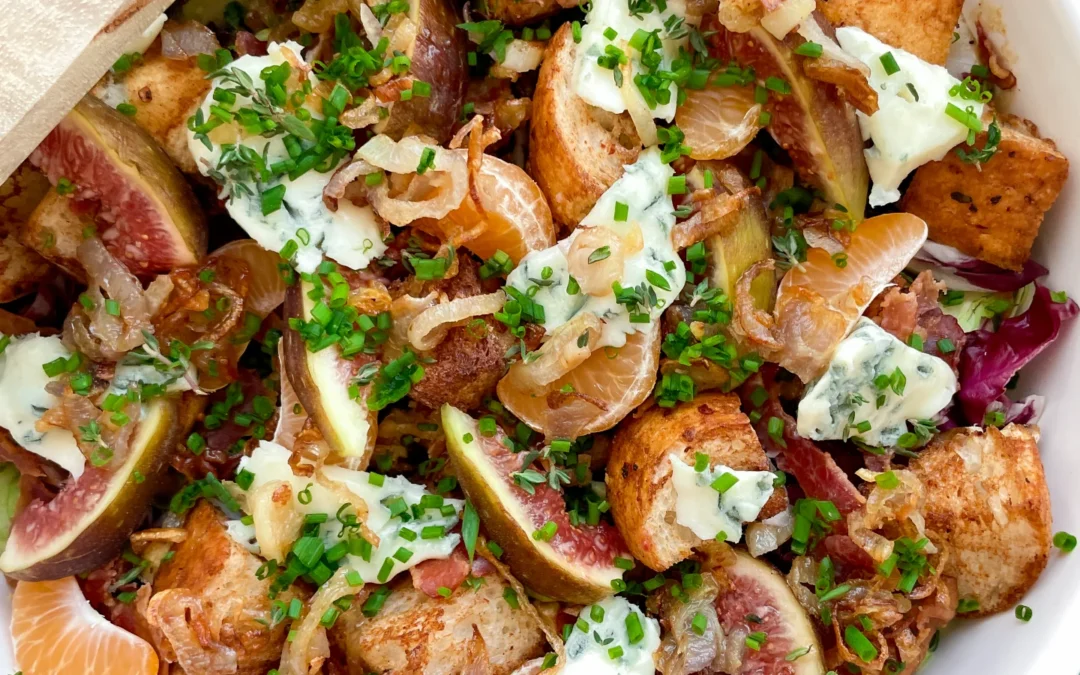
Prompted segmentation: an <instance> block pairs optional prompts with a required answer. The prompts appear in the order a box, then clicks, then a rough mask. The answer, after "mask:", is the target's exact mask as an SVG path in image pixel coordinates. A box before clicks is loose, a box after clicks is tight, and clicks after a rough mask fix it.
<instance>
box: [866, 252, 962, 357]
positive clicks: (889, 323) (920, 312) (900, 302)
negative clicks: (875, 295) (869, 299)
mask: <svg viewBox="0 0 1080 675" xmlns="http://www.w3.org/2000/svg"><path fill="white" fill-rule="evenodd" d="M943 290H944V286H943V285H942V284H939V283H938V282H936V281H934V276H933V274H931V272H930V270H924V271H923V272H921V273H920V274H919V276H918V277H916V278H915V281H914V282H912V284H911V285H910V286H908V287H907V288H901V287H899V286H894V287H892V288H890V289H889V290H887V291H886V292H885V293H883V294H882V295H881V298H880V299H879V300H875V301H874V303H873V305H871V306H870V308H869V309H868V310H867V312H866V315H867V317H868V318H870V319H873V320H874V321H875V322H876V323H877V324H878V325H879V326H881V327H882V328H883V329H884V330H886V331H888V332H889V333H891V334H892V335H893V336H895V337H896V338H897V339H898V340H901V341H903V342H908V340H909V339H910V338H911V335H912V334H913V333H914V334H916V335H918V336H919V337H921V338H922V340H923V348H922V349H923V351H924V352H926V353H927V354H933V355H934V356H937V357H938V358H940V359H942V360H943V361H945V362H946V363H948V364H949V365H950V366H951V367H952V369H953V371H954V372H956V370H957V368H958V367H959V361H960V354H961V353H962V352H963V350H964V344H965V342H966V337H965V333H964V329H963V328H961V327H960V323H959V322H958V321H957V320H956V319H955V318H954V317H951V316H949V315H948V314H946V313H944V312H942V311H941V306H940V305H939V304H938V295H939V294H940V293H941V292H942V291H943ZM944 339H948V340H950V341H951V342H952V343H953V349H952V350H951V351H950V352H949V353H948V354H943V353H941V352H940V351H938V348H937V344H938V342H940V341H941V340H944Z"/></svg>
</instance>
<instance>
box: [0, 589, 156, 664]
mask: <svg viewBox="0 0 1080 675" xmlns="http://www.w3.org/2000/svg"><path fill="white" fill-rule="evenodd" d="M11 614H12V620H11V639H12V642H13V644H14V646H15V661H16V662H17V663H18V664H19V667H20V668H22V672H24V673H26V675H52V674H53V673H57V674H59V673H94V674H95V675H113V674H115V675H140V674H145V675H152V674H154V673H157V670H158V657H157V653H156V652H155V651H154V648H153V647H151V646H150V645H149V644H148V643H147V642H146V641H145V640H143V639H142V638H140V637H138V636H136V635H133V634H131V633H129V632H127V631H126V630H124V629H122V628H120V627H118V626H115V625H113V624H111V623H109V621H108V620H107V619H106V618H105V617H103V616H101V615H100V614H98V613H97V612H96V611H95V610H94V608H93V607H91V606H90V603H89V602H87V600H86V598H85V597H84V596H83V593H82V590H81V589H80V588H79V584H78V583H77V582H76V581H75V578H74V577H66V578H64V579H57V580H56V581H20V582H19V585H18V586H16V587H15V594H14V596H13V598H12V601H11Z"/></svg>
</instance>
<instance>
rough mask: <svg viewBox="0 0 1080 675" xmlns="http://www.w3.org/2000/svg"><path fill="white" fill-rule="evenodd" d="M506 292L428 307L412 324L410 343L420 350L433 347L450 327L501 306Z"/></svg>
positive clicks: (409, 333) (410, 327) (423, 350)
mask: <svg viewBox="0 0 1080 675" xmlns="http://www.w3.org/2000/svg"><path fill="white" fill-rule="evenodd" d="M505 302H506V294H505V293H503V292H502V291H496V292H495V293H488V294H486V295H473V296H470V297H467V298H458V299H456V300H451V301H449V302H445V303H441V304H438V305H435V306H434V307H428V308H427V309H425V310H424V311H422V312H420V314H418V315H417V316H416V318H415V319H413V321H412V323H411V324H410V325H409V330H408V337H409V343H410V344H412V346H413V348H414V349H416V350H417V351H421V352H425V351H428V350H431V349H434V348H435V347H436V346H437V345H438V344H439V343H440V342H442V340H443V338H445V337H446V333H447V331H448V330H450V329H451V328H453V327H454V326H456V325H458V324H460V322H462V321H465V320H466V319H471V318H473V317H476V316H484V315H486V314H494V313H495V312H497V311H499V310H500V309H502V306H503V303H505Z"/></svg>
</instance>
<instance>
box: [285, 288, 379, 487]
mask: <svg viewBox="0 0 1080 675" xmlns="http://www.w3.org/2000/svg"><path fill="white" fill-rule="evenodd" d="M314 287H315V286H314V284H312V283H310V282H307V281H304V282H301V283H299V284H296V285H294V286H290V287H289V290H288V291H287V292H286V293H285V317H286V319H293V318H296V319H300V320H301V321H305V322H307V321H311V320H312V319H311V310H312V309H313V308H314V307H315V304H316V302H317V301H316V300H312V299H311V297H310V295H309V293H310V291H311V290H312V289H314ZM283 342H284V345H285V372H287V373H288V377H289V381H290V382H291V384H292V386H293V388H294V389H295V390H296V396H297V397H298V398H299V399H300V403H301V405H303V407H304V410H306V411H307V413H308V415H309V416H310V417H311V419H313V420H314V421H315V425H316V426H317V427H318V429H319V431H320V432H321V433H322V435H323V438H324V439H325V440H326V442H327V443H329V444H330V447H331V448H332V449H333V450H334V452H336V453H337V454H338V455H340V456H341V457H343V458H345V459H347V460H349V464H350V466H352V467H353V468H356V469H363V468H365V467H366V466H367V463H368V461H369V460H370V459H371V453H372V451H373V450H374V449H375V436H376V432H377V413H376V411H374V410H369V409H368V407H367V394H368V390H369V389H370V385H367V386H364V387H360V389H359V395H358V396H357V397H356V398H352V397H350V396H349V385H350V384H351V383H352V381H353V379H354V378H355V377H356V376H357V374H358V373H359V371H360V369H361V368H363V367H364V366H365V365H368V364H370V363H376V360H375V358H374V357H372V356H370V355H366V354H363V353H361V354H358V355H357V356H355V357H353V358H345V357H344V356H342V354H341V350H340V349H339V348H338V347H337V345H331V346H329V347H327V348H325V349H321V350H319V351H317V352H313V351H311V350H310V349H309V348H308V344H307V342H305V341H304V338H303V337H302V336H301V335H300V333H298V332H297V331H295V330H293V329H291V328H289V329H288V330H286V331H285V335H284V340H283Z"/></svg>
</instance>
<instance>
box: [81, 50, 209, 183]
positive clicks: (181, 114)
mask: <svg viewBox="0 0 1080 675" xmlns="http://www.w3.org/2000/svg"><path fill="white" fill-rule="evenodd" d="M209 90H210V81H209V80H207V79H206V72H205V71H203V69H202V68H199V66H198V65H197V64H196V63H195V58H194V57H191V58H188V59H169V58H166V57H164V56H162V54H161V42H160V41H155V43H154V45H153V46H151V47H150V49H148V50H146V51H145V52H143V55H142V57H141V58H139V59H138V60H137V61H135V63H134V64H133V65H132V67H131V69H130V70H128V71H127V72H126V73H124V74H122V75H113V74H111V73H110V74H109V75H107V76H106V79H105V80H102V82H101V83H99V84H98V86H97V87H95V88H94V90H93V91H92V93H93V94H94V95H95V96H97V97H98V98H101V99H102V100H104V101H105V102H106V103H109V104H111V105H112V106H113V107H115V106H116V104H118V103H125V102H126V103H128V104H130V105H132V106H134V107H135V111H136V112H135V115H134V116H133V117H132V119H134V120H135V123H136V124H138V125H139V126H140V127H142V128H143V129H145V130H146V132H147V133H148V134H150V136H151V137H152V138H153V139H154V140H155V141H157V142H158V144H159V145H160V146H161V148H162V149H163V150H164V151H165V153H166V154H167V155H168V156H169V159H171V160H172V161H173V163H174V164H176V166H177V167H178V168H179V169H180V170H181V171H183V172H184V173H189V174H196V173H198V167H196V166H195V158H194V157H192V155H191V150H189V149H188V129H187V120H188V118H189V117H191V116H192V115H193V114H194V113H195V110H196V109H197V108H198V107H199V105H201V104H202V100H203V97H205V96H206V92H208V91H209Z"/></svg>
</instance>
